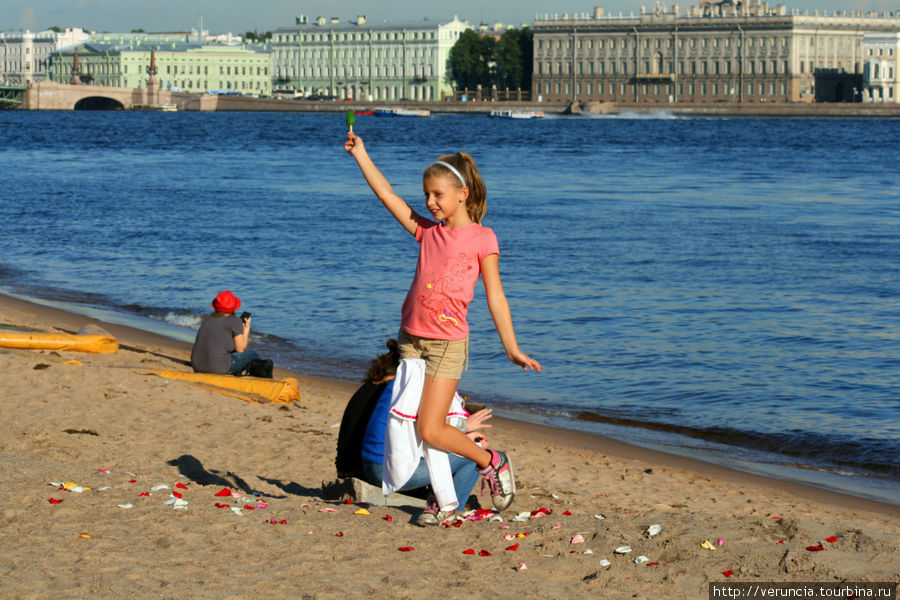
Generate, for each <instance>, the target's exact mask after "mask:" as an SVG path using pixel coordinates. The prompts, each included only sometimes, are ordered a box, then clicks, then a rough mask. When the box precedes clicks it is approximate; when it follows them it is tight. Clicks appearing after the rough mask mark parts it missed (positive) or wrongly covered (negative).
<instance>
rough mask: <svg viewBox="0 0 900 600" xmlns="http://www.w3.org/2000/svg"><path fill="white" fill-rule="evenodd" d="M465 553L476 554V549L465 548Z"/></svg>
mask: <svg viewBox="0 0 900 600" xmlns="http://www.w3.org/2000/svg"><path fill="white" fill-rule="evenodd" d="M463 554H473V555H474V554H475V549H474V548H466V549H465V550H463Z"/></svg>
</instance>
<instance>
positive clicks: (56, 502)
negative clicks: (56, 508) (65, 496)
mask: <svg viewBox="0 0 900 600" xmlns="http://www.w3.org/2000/svg"><path fill="white" fill-rule="evenodd" d="M61 502H62V500H60V499H59V498H50V504H59V503H61Z"/></svg>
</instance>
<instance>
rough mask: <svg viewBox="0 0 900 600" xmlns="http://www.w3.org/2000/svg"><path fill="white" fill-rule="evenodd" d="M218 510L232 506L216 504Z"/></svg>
mask: <svg viewBox="0 0 900 600" xmlns="http://www.w3.org/2000/svg"><path fill="white" fill-rule="evenodd" d="M216 508H231V506H230V505H228V504H220V503H219V502H216Z"/></svg>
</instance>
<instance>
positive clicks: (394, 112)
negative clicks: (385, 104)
mask: <svg viewBox="0 0 900 600" xmlns="http://www.w3.org/2000/svg"><path fill="white" fill-rule="evenodd" d="M372 114H373V115H375V116H376V117H430V116H431V111H430V110H428V109H427V108H376V109H375V110H373V111H372Z"/></svg>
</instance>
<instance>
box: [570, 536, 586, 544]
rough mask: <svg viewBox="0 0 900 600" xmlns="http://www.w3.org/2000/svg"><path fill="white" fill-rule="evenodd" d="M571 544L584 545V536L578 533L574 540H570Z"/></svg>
mask: <svg viewBox="0 0 900 600" xmlns="http://www.w3.org/2000/svg"><path fill="white" fill-rule="evenodd" d="M569 543H570V544H572V545H574V544H583V543H584V536H583V535H581V534H580V533H576V534H575V535H573V536H572V539H571V540H569Z"/></svg>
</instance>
